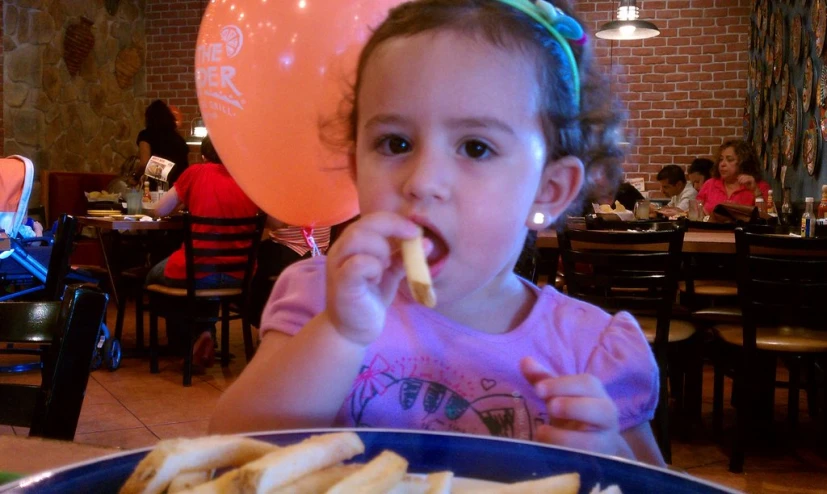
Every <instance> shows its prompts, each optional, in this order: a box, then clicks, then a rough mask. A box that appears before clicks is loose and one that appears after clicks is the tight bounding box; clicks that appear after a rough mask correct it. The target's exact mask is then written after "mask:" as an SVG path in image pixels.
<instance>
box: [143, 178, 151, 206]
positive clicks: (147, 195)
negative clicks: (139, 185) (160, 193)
mask: <svg viewBox="0 0 827 494" xmlns="http://www.w3.org/2000/svg"><path fill="white" fill-rule="evenodd" d="M141 202H152V194H150V193H149V180H147V181H146V182H144V197H143V198H142V199H141Z"/></svg>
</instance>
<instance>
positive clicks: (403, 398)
mask: <svg viewBox="0 0 827 494" xmlns="http://www.w3.org/2000/svg"><path fill="white" fill-rule="evenodd" d="M325 261H326V258H325V257H316V258H312V259H307V260H305V261H301V262H298V263H296V264H293V265H291V266H290V267H289V268H287V269H286V270H285V271H284V272H283V273H282V274H281V276H279V279H278V281H277V282H276V286H275V287H274V289H273V292H272V294H271V295H270V300H269V302H268V304H267V307H266V308H265V309H264V313H263V314H262V324H261V333H262V336H264V334H266V333H267V332H268V331H272V330H278V331H283V332H284V333H287V334H291V335H294V334H296V333H297V332H298V331H299V330H301V328H302V327H303V326H304V325H305V324H306V323H307V322H308V321H309V320H310V319H311V318H312V317H313V316H315V315H316V314H317V313H319V312H321V311H322V310H323V308H324V305H325ZM526 284H527V285H529V286H530V287H531V288H532V290H534V291H535V292H536V294H537V302H536V303H535V305H534V307H533V309H532V311H531V312H530V314H529V316H528V317H527V318H526V320H525V321H523V323H522V324H520V325H519V326H518V327H517V328H515V329H514V330H512V331H510V332H508V333H504V334H487V333H483V332H480V331H476V330H474V329H472V328H469V327H466V326H463V325H461V324H458V323H456V322H454V321H452V320H449V319H447V318H445V317H443V316H442V315H441V314H439V313H437V312H435V311H433V310H431V309H428V308H426V307H424V306H422V305H420V304H417V303H415V302H413V301H412V300H410V299H409V298H408V296H407V295H405V294H404V292H403V291H400V292H398V294H397V296H396V298H395V299H394V301H393V303H392V304H391V306H390V308H389V309H388V313H387V318H386V323H385V329H384V331H383V332H382V335H381V336H380V337H379V339H378V340H377V341H375V342H374V343H373V344H371V345H370V346H369V347H368V349H367V353H366V355H365V359H364V361H363V363H362V370H361V372H360V374H359V376H358V377H357V378H356V380H355V382H354V383H353V387H352V389H351V391H350V394H349V395H348V397H347V399H346V400H345V402H344V403H343V404H342V408H341V409H340V411H339V414H338V417H337V419H336V422H335V424H334V425H336V426H342V427H389V428H403V429H424V430H439V431H453V432H464V433H469V434H481V435H493V436H502V437H511V438H519V439H533V438H534V434H535V432H536V428H537V426H538V425H539V424H544V423H548V415H547V413H546V407H545V404H544V403H543V401H542V400H540V399H539V398H537V396H536V395H535V394H534V391H533V389H532V387H531V386H530V385H529V383H528V382H527V381H526V380H525V378H523V376H522V374H521V373H520V370H519V362H520V359H521V358H523V357H526V356H533V357H534V358H536V359H537V360H538V361H539V362H540V363H541V364H543V365H544V366H546V368H548V369H550V370H551V373H552V374H553V375H554V376H563V375H569V374H579V373H589V374H593V375H595V376H596V377H597V378H598V379H600V380H601V381H602V382H603V384H604V386H605V387H606V391H607V392H608V393H609V395H610V396H611V398H612V399H613V400H614V402H615V404H616V405H617V408H618V411H619V416H620V427H621V429H623V430H625V429H628V428H630V427H634V426H636V425H638V424H641V423H643V422H647V421H649V420H651V419H652V417H653V416H654V410H655V406H656V405H657V401H658V369H657V365H656V364H655V360H654V357H653V355H652V352H651V350H650V348H649V345H648V343H647V342H646V338H645V337H644V335H643V333H642V332H641V330H640V327H639V326H638V324H637V322H636V321H635V320H634V318H632V316H630V315H629V314H628V313H625V312H621V313H618V314H617V315H615V316H610V315H608V314H607V313H605V312H603V311H602V310H601V309H598V308H597V307H594V306H592V305H589V304H587V303H584V302H581V301H578V300H575V299H572V298H569V297H567V296H565V295H562V294H560V293H559V292H557V291H555V290H554V289H553V288H551V287H546V288H545V289H543V290H540V289H539V288H537V287H535V286H534V285H531V284H530V283H528V282H526Z"/></svg>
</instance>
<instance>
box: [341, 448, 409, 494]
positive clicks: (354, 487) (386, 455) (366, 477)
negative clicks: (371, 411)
mask: <svg viewBox="0 0 827 494" xmlns="http://www.w3.org/2000/svg"><path fill="white" fill-rule="evenodd" d="M407 470H408V460H406V459H405V458H402V457H401V456H399V455H398V454H396V453H394V452H393V451H387V450H386V451H383V452H382V453H381V454H380V455H379V456H377V457H376V458H374V459H372V460H371V461H370V462H368V463H367V464H366V465H365V466H364V467H362V468H360V469H359V470H357V471H355V472H353V473H352V474H350V475H348V476H347V477H345V478H344V479H342V480H341V481H340V482H339V483H338V484H336V485H334V486H333V487H331V488H330V489H328V490H327V494H348V493H351V492H359V493H360V494H384V493H386V492H388V491H389V490H391V489H392V488H393V486H395V485H396V484H397V483H399V481H400V480H402V477H404V476H405V472H406V471H407Z"/></svg>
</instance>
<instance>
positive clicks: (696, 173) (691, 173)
mask: <svg viewBox="0 0 827 494" xmlns="http://www.w3.org/2000/svg"><path fill="white" fill-rule="evenodd" d="M713 166H715V163H713V162H712V160H711V159H708V158H695V159H694V160H692V164H691V165H689V168H687V170H686V179H687V180H689V183H690V184H692V187H693V188H694V189H695V190H696V191H697V192H700V191H701V187H703V185H704V182H706V181H707V180H709V177H710V176H712V167H713Z"/></svg>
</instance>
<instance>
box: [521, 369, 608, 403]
mask: <svg viewBox="0 0 827 494" xmlns="http://www.w3.org/2000/svg"><path fill="white" fill-rule="evenodd" d="M534 391H535V392H536V393H537V395H538V396H539V397H540V398H542V399H544V400H548V399H551V398H556V397H560V396H572V397H587V398H609V395H608V394H606V389H605V388H604V387H603V383H601V382H600V380H599V379H598V378H596V377H595V376H593V375H591V374H574V375H570V376H560V377H549V378H546V379H542V380H540V381H539V382H537V383H536V384H534Z"/></svg>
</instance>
